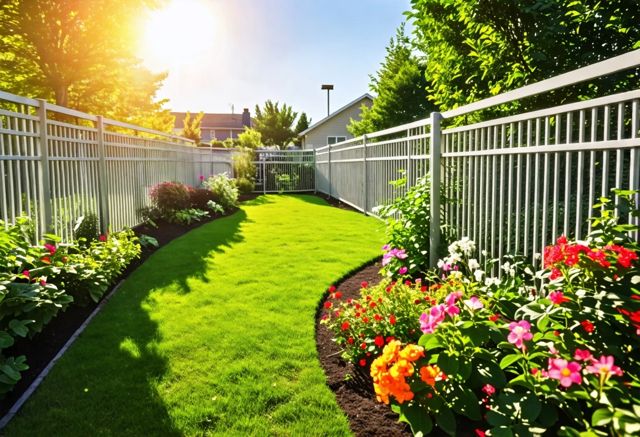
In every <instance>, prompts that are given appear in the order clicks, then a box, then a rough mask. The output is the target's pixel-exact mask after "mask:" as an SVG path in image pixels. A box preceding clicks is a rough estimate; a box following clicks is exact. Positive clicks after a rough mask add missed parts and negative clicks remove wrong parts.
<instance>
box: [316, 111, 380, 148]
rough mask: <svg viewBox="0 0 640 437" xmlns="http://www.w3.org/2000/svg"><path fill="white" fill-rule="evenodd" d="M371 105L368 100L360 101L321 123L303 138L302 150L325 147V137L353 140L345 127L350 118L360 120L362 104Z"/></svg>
mask: <svg viewBox="0 0 640 437" xmlns="http://www.w3.org/2000/svg"><path fill="white" fill-rule="evenodd" d="M372 103H373V102H372V101H371V100H369V99H363V100H360V101H358V102H356V103H354V104H353V105H351V106H349V107H348V108H347V109H345V110H344V111H342V112H341V113H340V114H338V115H336V116H335V117H333V118H331V119H330V120H328V121H326V122H324V123H322V124H321V125H320V126H318V127H316V128H315V129H313V130H312V131H310V132H309V133H307V134H306V135H305V136H304V141H303V148H304V149H317V148H318V147H324V146H326V145H327V137H329V136H344V137H347V139H349V138H353V135H351V134H350V133H349V131H347V125H348V124H349V122H350V121H351V119H352V118H353V119H354V120H360V107H361V106H362V105H363V104H365V105H367V106H371V104H372Z"/></svg>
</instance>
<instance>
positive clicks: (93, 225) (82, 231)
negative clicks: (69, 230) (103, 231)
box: [73, 212, 100, 241]
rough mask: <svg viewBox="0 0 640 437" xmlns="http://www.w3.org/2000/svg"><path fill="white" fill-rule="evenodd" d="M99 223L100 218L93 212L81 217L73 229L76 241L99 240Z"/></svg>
mask: <svg viewBox="0 0 640 437" xmlns="http://www.w3.org/2000/svg"><path fill="white" fill-rule="evenodd" d="M98 223H99V220H98V216H97V215H96V214H94V213H92V212H91V213H89V214H85V215H84V216H81V217H79V218H78V221H77V222H76V225H75V227H74V228H73V237H74V238H75V239H76V241H93V240H96V239H98V235H99V234H100V230H99V227H98Z"/></svg>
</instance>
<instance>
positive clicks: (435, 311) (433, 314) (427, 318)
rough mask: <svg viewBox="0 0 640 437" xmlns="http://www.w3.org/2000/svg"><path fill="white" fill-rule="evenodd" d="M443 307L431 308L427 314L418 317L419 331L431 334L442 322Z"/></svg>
mask: <svg viewBox="0 0 640 437" xmlns="http://www.w3.org/2000/svg"><path fill="white" fill-rule="evenodd" d="M444 317H445V306H444V305H443V304H440V305H436V306H433V307H431V309H430V310H429V314H427V313H422V315H421V316H420V330H421V331H422V332H424V333H425V334H432V333H433V332H434V331H435V329H436V328H437V327H438V325H439V324H440V323H442V322H443V321H444Z"/></svg>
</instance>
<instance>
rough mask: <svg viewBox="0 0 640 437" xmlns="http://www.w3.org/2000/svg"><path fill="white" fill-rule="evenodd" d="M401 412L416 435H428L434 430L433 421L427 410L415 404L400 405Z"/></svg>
mask: <svg viewBox="0 0 640 437" xmlns="http://www.w3.org/2000/svg"><path fill="white" fill-rule="evenodd" d="M400 411H401V412H402V416H404V417H405V419H406V421H407V422H408V423H409V425H410V426H411V431H413V434H414V435H418V434H419V433H422V434H423V435H428V434H429V433H430V432H431V430H432V429H433V421H432V420H431V417H430V416H429V413H428V412H427V410H426V409H425V408H422V407H421V406H419V405H417V404H414V403H411V404H402V405H400Z"/></svg>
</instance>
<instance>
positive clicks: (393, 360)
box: [371, 340, 424, 404]
mask: <svg viewBox="0 0 640 437" xmlns="http://www.w3.org/2000/svg"><path fill="white" fill-rule="evenodd" d="M400 348H401V343H400V342H399V341H398V340H392V341H390V342H389V344H387V345H386V346H385V348H384V350H383V351H382V355H380V356H379V357H378V358H376V359H375V360H374V361H373V363H371V377H372V378H373V387H374V390H375V392H376V397H377V398H378V401H379V402H384V403H385V404H388V403H389V397H390V396H393V397H394V398H395V399H396V400H397V401H398V403H400V404H402V403H403V402H405V401H409V400H411V399H413V392H412V391H411V387H410V386H409V384H408V383H407V381H406V379H405V378H406V377H408V376H412V375H413V373H414V371H415V369H414V367H413V362H414V361H416V360H417V359H418V358H420V357H422V356H424V349H423V348H422V347H420V346H416V345H407V346H406V347H405V348H404V349H402V350H401V349H400Z"/></svg>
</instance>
